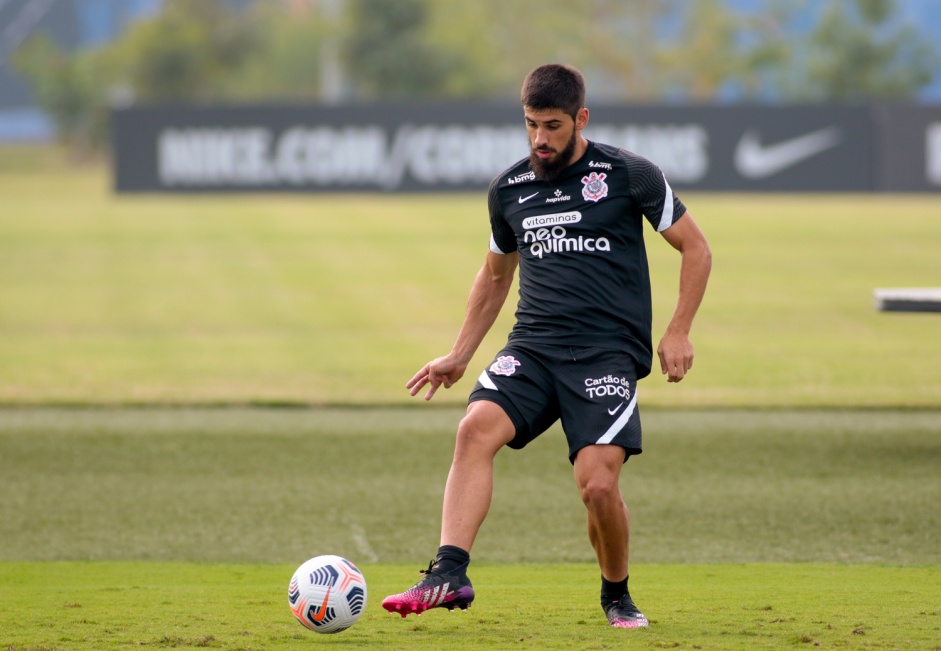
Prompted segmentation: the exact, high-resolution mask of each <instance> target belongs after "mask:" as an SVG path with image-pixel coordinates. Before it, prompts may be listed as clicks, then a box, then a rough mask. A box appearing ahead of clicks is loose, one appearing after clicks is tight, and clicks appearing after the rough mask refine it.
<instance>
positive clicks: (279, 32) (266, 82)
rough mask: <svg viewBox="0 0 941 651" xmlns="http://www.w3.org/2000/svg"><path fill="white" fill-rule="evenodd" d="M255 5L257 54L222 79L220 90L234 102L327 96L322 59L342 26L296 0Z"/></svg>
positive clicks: (253, 21)
mask: <svg viewBox="0 0 941 651" xmlns="http://www.w3.org/2000/svg"><path fill="white" fill-rule="evenodd" d="M287 7H288V9H289V10H288V11H285V10H284V7H283V6H282V5H280V4H278V3H272V2H260V3H256V5H255V6H254V7H253V8H252V11H251V14H250V15H251V20H252V24H253V26H254V31H255V34H256V35H255V37H254V41H253V42H254V47H253V48H252V52H251V56H247V57H243V60H242V62H241V65H239V66H238V67H237V68H234V69H233V70H232V71H231V74H227V75H224V76H223V77H222V78H220V79H219V84H220V90H219V94H220V95H221V96H222V97H225V98H226V99H229V100H244V101H277V100H289V101H317V100H321V99H324V97H323V72H322V61H323V54H324V47H325V44H326V43H327V40H328V39H329V38H330V37H331V36H332V35H333V34H335V33H336V30H337V26H336V25H334V24H332V22H331V21H329V20H325V18H324V16H323V14H322V13H320V12H318V11H316V10H315V8H314V7H313V6H311V5H309V4H306V3H301V2H298V0H291V3H290V4H289V5H287Z"/></svg>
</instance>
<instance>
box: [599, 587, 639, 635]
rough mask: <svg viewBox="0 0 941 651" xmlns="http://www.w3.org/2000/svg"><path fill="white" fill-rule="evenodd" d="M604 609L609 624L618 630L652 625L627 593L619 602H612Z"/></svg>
mask: <svg viewBox="0 0 941 651" xmlns="http://www.w3.org/2000/svg"><path fill="white" fill-rule="evenodd" d="M603 607H604V614H605V615H607V617H608V623H609V624H611V626H614V627H616V628H641V627H644V626H649V625H650V622H648V621H647V618H646V617H644V613H642V612H640V609H639V608H637V606H635V605H634V601H633V600H632V599H631V595H630V594H629V593H627V592H625V593H624V596H622V597H621V598H620V599H618V600H617V601H612V602H611V603H609V604H607V605H604V606H603Z"/></svg>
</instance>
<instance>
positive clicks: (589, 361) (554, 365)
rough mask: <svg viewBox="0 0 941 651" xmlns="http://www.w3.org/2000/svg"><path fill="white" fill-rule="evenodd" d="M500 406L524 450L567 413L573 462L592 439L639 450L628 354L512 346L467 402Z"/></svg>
mask: <svg viewBox="0 0 941 651" xmlns="http://www.w3.org/2000/svg"><path fill="white" fill-rule="evenodd" d="M475 400H489V401H490V402H494V403H496V404H498V405H500V406H501V407H502V408H503V410H504V411H505V412H506V413H507V415H508V416H509V417H510V420H512V421H513V424H514V425H515V426H516V436H515V437H514V438H513V440H512V441H510V443H509V446H510V447H511V448H514V449H520V448H523V447H525V446H526V444H527V443H529V442H530V441H533V440H535V438H536V437H537V436H539V435H540V434H542V433H543V432H545V431H546V430H547V429H549V427H551V426H552V425H553V424H554V423H555V422H556V421H557V420H559V419H560V418H561V419H562V429H563V431H564V432H565V437H566V439H567V440H568V445H569V460H570V461H572V462H573V463H574V461H575V455H576V454H577V453H578V451H579V450H581V449H582V448H583V447H585V446H588V445H605V444H610V445H619V446H621V447H622V448H624V449H625V451H626V453H627V455H626V457H625V460H626V459H627V457H629V456H631V455H633V454H640V453H641V451H642V450H641V435H640V412H639V411H638V409H637V371H636V368H635V363H634V358H633V357H631V356H630V355H629V354H627V353H624V352H620V351H617V350H609V349H606V348H587V347H576V346H547V345H539V346H532V345H525V344H518V343H513V344H508V345H507V347H506V348H504V349H503V350H501V351H500V352H499V353H498V354H497V356H496V358H495V359H494V360H493V363H492V364H490V366H489V367H488V368H487V369H485V370H484V372H483V373H481V374H480V377H479V378H478V379H477V384H475V385H474V389H473V391H471V394H470V398H469V399H468V402H474V401H475Z"/></svg>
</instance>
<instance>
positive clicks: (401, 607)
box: [382, 561, 474, 617]
mask: <svg viewBox="0 0 941 651" xmlns="http://www.w3.org/2000/svg"><path fill="white" fill-rule="evenodd" d="M420 572H421V573H422V574H424V575H425V577H424V578H423V579H422V580H421V581H419V582H418V583H416V584H415V585H413V586H412V587H411V588H409V589H408V590H406V591H405V592H401V593H399V594H394V595H389V596H388V597H386V598H385V599H383V600H382V607H383V608H385V609H386V610H388V611H389V612H390V613H398V614H399V615H401V616H402V617H405V616H407V615H409V614H410V613H415V614H417V615H421V614H422V613H423V612H425V611H426V610H429V609H431V608H447V609H448V610H449V611H451V610H454V608H455V607H457V608H460V609H461V610H467V609H468V607H469V606H470V605H471V602H472V601H474V588H473V586H472V585H471V582H470V579H468V578H467V577H466V576H460V575H457V574H446V573H444V572H441V571H440V570H436V569H435V568H434V561H432V562H431V563H429V564H428V569H427V570H420Z"/></svg>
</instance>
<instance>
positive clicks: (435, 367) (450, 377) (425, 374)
mask: <svg viewBox="0 0 941 651" xmlns="http://www.w3.org/2000/svg"><path fill="white" fill-rule="evenodd" d="M466 368H467V366H466V365H463V364H458V363H457V362H456V361H454V360H453V359H451V357H450V356H448V355H445V356H444V357H438V358H436V359H433V360H431V361H430V362H428V363H427V364H425V365H424V366H423V367H422V369H421V370H420V371H419V372H418V373H416V374H415V375H413V376H412V379H411V380H409V381H408V382H407V383H406V384H405V388H406V389H408V390H409V393H410V394H411V395H413V396H414V395H416V394H418V392H419V391H421V390H422V388H424V387H425V385H430V386H429V388H428V392H427V393H426V394H425V400H431V398H432V397H433V396H434V395H435V391H437V390H438V387H439V386H441V385H444V388H445V389H450V388H451V386H452V385H453V384H454V383H455V382H457V381H458V380H460V379H461V377H463V375H464V370H465V369H466Z"/></svg>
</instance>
